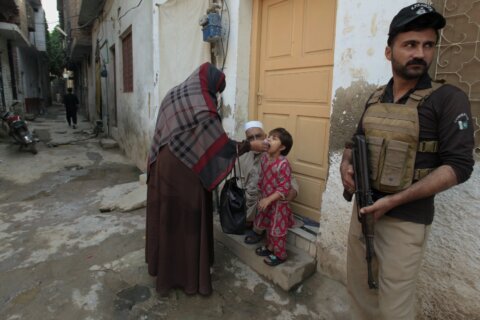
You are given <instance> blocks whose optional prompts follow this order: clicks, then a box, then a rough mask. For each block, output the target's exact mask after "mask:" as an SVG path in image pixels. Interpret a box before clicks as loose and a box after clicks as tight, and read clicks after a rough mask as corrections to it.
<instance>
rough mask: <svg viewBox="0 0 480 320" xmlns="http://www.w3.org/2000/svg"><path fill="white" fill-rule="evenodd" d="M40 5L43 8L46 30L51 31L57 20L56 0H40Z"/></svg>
mask: <svg viewBox="0 0 480 320" xmlns="http://www.w3.org/2000/svg"><path fill="white" fill-rule="evenodd" d="M42 7H43V10H45V19H47V24H48V31H50V32H52V31H53V28H54V27H55V26H56V25H57V24H58V23H59V22H58V11H57V0H42Z"/></svg>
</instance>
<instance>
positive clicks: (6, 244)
mask: <svg viewBox="0 0 480 320" xmlns="http://www.w3.org/2000/svg"><path fill="white" fill-rule="evenodd" d="M64 117H65V112H64V110H63V108H62V107H61V106H52V107H49V108H48V109H47V112H46V114H45V115H42V116H39V117H38V118H37V119H35V121H32V122H30V123H29V125H30V127H31V129H34V130H35V131H36V132H37V133H38V135H39V137H40V139H41V141H40V142H39V144H38V151H39V152H38V154H37V155H32V154H31V153H28V152H22V151H19V150H18V146H16V145H14V144H12V143H11V141H10V140H9V138H8V137H6V136H5V135H4V134H3V135H0V190H1V193H0V283H1V286H0V314H1V315H2V316H1V318H2V319H8V320H16V319H252V318H255V317H258V316H262V318H264V319H349V312H348V304H347V295H346V289H345V287H344V286H343V285H341V284H339V283H338V282H336V281H333V280H330V279H327V278H324V277H321V276H320V275H319V274H318V273H317V274H315V275H314V276H312V277H311V278H309V279H308V280H307V281H306V282H305V283H303V284H302V285H300V286H298V287H296V288H294V289H293V290H292V291H290V292H288V293H286V292H284V291H282V290H281V289H280V288H278V287H276V286H274V285H272V284H271V283H269V282H268V281H266V280H265V279H263V278H262V277H260V276H258V275H257V274H256V273H255V272H254V271H252V270H251V269H250V268H249V267H247V266H246V265H245V264H243V263H242V262H241V261H240V260H238V259H237V258H236V257H235V256H233V255H232V254H231V253H230V252H229V251H228V250H227V249H226V248H225V247H223V246H222V245H221V244H220V243H218V242H217V243H216V244H215V264H214V266H213V288H214V292H213V294H212V296H211V297H208V298H205V297H201V296H186V295H185V294H183V292H182V291H171V292H170V294H169V296H168V297H159V296H158V295H157V294H156V293H155V288H154V279H153V278H151V277H150V276H148V274H147V270H146V264H145V263H144V228H145V226H144V224H145V209H144V208H142V209H138V210H134V211H131V212H117V211H111V212H100V210H99V203H100V201H101V198H102V194H103V193H104V192H105V191H104V189H105V188H109V187H113V186H115V185H118V184H123V183H127V182H135V181H138V177H139V174H141V172H140V171H139V170H138V169H137V168H136V167H135V166H134V165H133V164H132V163H131V162H129V161H128V159H127V158H126V157H124V156H123V155H122V153H121V151H119V149H106V150H105V149H102V148H101V147H100V144H99V138H97V137H94V136H93V135H92V134H91V132H92V127H91V124H90V123H89V122H87V121H86V120H83V117H82V116H80V122H79V128H77V129H76V130H73V129H71V128H69V127H68V126H67V124H66V121H65V120H64ZM102 190H103V191H102Z"/></svg>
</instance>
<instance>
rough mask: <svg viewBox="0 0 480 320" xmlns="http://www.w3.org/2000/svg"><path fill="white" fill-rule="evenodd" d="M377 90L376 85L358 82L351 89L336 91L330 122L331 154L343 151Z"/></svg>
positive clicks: (353, 83) (341, 88)
mask: <svg viewBox="0 0 480 320" xmlns="http://www.w3.org/2000/svg"><path fill="white" fill-rule="evenodd" d="M376 88H377V85H375V84H370V83H368V82H367V81H365V80H357V81H354V82H352V84H351V86H350V87H348V88H343V87H340V88H338V89H337V90H336V91H335V95H334V98H333V102H332V116H331V120H330V121H331V126H330V128H331V129H330V152H333V151H338V150H342V149H343V146H344V143H345V140H346V139H349V138H350V137H351V136H352V134H353V133H354V131H355V128H356V127H357V123H358V121H359V119H360V117H361V115H362V113H363V110H364V107H365V103H366V101H367V99H368V97H369V96H370V95H371V94H372V92H373V91H374V90H375V89H376Z"/></svg>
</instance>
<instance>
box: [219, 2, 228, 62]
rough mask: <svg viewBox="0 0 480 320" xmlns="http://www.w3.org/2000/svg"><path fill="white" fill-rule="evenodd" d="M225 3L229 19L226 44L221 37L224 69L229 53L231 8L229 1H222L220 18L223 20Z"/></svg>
mask: <svg viewBox="0 0 480 320" xmlns="http://www.w3.org/2000/svg"><path fill="white" fill-rule="evenodd" d="M223 4H225V7H226V8H227V14H228V21H227V27H228V29H227V30H228V31H227V39H226V46H224V44H223V37H220V44H221V46H222V53H223V61H222V69H221V70H222V71H223V69H224V68H225V62H226V60H227V54H228V43H229V41H230V9H229V8H228V3H227V0H223V1H222V13H221V15H220V20H221V21H223Z"/></svg>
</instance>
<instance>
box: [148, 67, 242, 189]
mask: <svg viewBox="0 0 480 320" xmlns="http://www.w3.org/2000/svg"><path fill="white" fill-rule="evenodd" d="M224 88H225V74H224V73H223V72H221V71H220V70H218V69H217V68H215V67H214V66H212V65H211V64H210V63H208V62H207V63H204V64H202V65H201V66H200V67H199V68H198V69H197V70H195V71H194V72H193V73H192V74H191V75H190V76H189V77H188V78H187V80H185V81H184V82H182V83H181V84H179V85H178V86H176V87H174V88H172V89H170V91H169V92H167V94H166V96H165V98H164V99H163V101H162V104H161V105H160V111H159V114H158V118H157V124H156V127H155V134H154V137H153V143H152V147H151V149H150V154H149V162H148V163H149V167H150V165H151V164H152V163H153V162H155V160H156V159H157V154H158V151H159V150H160V148H161V147H163V146H164V145H165V144H168V147H169V148H170V151H171V152H172V153H173V154H174V155H175V156H176V157H177V158H178V159H179V160H180V161H182V162H183V163H184V164H185V165H186V166H187V167H188V168H190V169H191V170H192V171H193V172H195V173H196V174H197V175H198V176H199V178H200V180H201V182H202V184H203V186H204V187H205V188H206V189H207V190H209V191H211V190H213V189H214V188H215V187H216V186H217V184H218V183H220V181H221V180H222V179H223V178H224V177H225V176H226V175H227V174H228V172H230V170H231V169H232V166H233V164H234V161H235V143H234V142H233V141H232V140H230V139H229V138H228V137H227V135H226V133H225V131H224V129H223V127H222V123H221V119H220V117H219V115H218V113H217V108H216V94H217V93H218V92H222V91H223V89H224Z"/></svg>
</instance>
